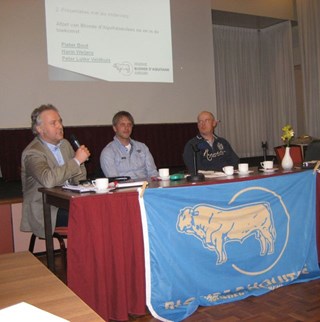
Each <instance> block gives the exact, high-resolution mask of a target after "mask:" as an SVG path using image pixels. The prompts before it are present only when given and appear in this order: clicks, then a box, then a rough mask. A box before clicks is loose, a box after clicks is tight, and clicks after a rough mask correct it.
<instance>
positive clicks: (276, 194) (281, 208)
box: [140, 171, 320, 321]
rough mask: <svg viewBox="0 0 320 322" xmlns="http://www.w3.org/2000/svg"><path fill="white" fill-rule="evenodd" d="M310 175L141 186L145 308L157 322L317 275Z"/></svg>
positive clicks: (255, 294)
mask: <svg viewBox="0 0 320 322" xmlns="http://www.w3.org/2000/svg"><path fill="white" fill-rule="evenodd" d="M315 180H316V176H314V175H313V173H312V171H304V172H298V173H294V174H287V175H281V176H272V177H269V178H264V179H258V180H249V181H242V182H233V183H222V184H211V185H198V186H188V187H175V188H166V189H161V188H159V189H146V191H145V193H144V197H143V198H140V206H141V214H142V222H143V230H144V243H145V262H146V294H147V305H148V308H149V310H150V312H151V313H152V315H153V316H154V317H156V318H158V319H160V320H163V321H181V320H183V319H185V318H187V317H188V316H190V315H191V314H192V313H193V312H194V311H196V310H197V308H198V307H199V306H211V305H217V304H221V303H228V302H232V301H238V300H241V299H244V298H246V297H248V296H252V295H254V296H258V295H261V294H264V293H266V292H269V291H272V290H274V289H276V288H279V287H282V286H285V285H288V284H292V283H298V282H304V281H308V280H311V279H315V278H319V276H320V272H319V267H318V258H317V249H316V232H315V227H316V200H315V195H316V181H315Z"/></svg>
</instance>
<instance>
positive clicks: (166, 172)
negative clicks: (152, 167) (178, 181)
mask: <svg viewBox="0 0 320 322" xmlns="http://www.w3.org/2000/svg"><path fill="white" fill-rule="evenodd" d="M159 176H160V178H168V177H169V169H168V168H162V169H159Z"/></svg>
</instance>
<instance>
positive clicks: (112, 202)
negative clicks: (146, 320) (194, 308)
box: [67, 192, 146, 321]
mask: <svg viewBox="0 0 320 322" xmlns="http://www.w3.org/2000/svg"><path fill="white" fill-rule="evenodd" d="M68 231H69V233H68V270H67V274H68V286H69V287H70V288H71V289H72V290H73V291H74V292H75V293H76V294H77V295H78V296H80V298H81V299H82V300H83V301H85V302H86V303H87V304H88V305H89V306H90V307H91V308H92V309H94V310H95V311H96V312H97V313H98V314H99V315H101V317H102V318H104V319H105V320H108V319H114V320H118V321H124V320H128V313H129V314H136V315H143V314H145V307H146V306H145V303H146V300H145V274H144V253H143V239H142V225H141V218H140V208H139V203H138V194H137V192H121V193H114V194H101V195H90V196H86V197H81V198H73V199H72V200H71V202H70V214H69V229H68Z"/></svg>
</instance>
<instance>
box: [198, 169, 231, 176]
mask: <svg viewBox="0 0 320 322" xmlns="http://www.w3.org/2000/svg"><path fill="white" fill-rule="evenodd" d="M198 172H199V173H202V174H204V176H205V177H206V178H219V177H226V176H227V175H226V174H225V173H224V172H219V171H205V170H199V171H198Z"/></svg>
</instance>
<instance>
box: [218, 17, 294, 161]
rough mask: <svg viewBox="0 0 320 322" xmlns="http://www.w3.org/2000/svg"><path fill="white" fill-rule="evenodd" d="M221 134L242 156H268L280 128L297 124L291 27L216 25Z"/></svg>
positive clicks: (278, 135)
mask: <svg viewBox="0 0 320 322" xmlns="http://www.w3.org/2000/svg"><path fill="white" fill-rule="evenodd" d="M213 45H214V58H215V82H216V95H217V118H218V119H220V120H221V123H220V124H219V126H218V128H217V131H216V133H217V134H218V135H221V136H223V137H225V138H226V139H227V140H228V141H229V142H230V143H231V145H232V146H233V148H234V150H235V151H236V152H237V154H238V155H239V156H240V157H250V156H259V155H263V150H262V146H261V143H262V142H265V141H267V142H268V146H269V151H268V152H269V154H273V147H274V146H276V145H279V144H281V139H280V137H281V134H282V132H281V128H282V127H283V126H284V125H285V124H288V123H290V124H292V125H293V126H295V125H296V107H295V106H296V104H295V89H294V66H293V58H292V57H293V55H292V35H291V25H290V23H289V22H285V23H281V24H279V25H276V26H273V27H269V28H265V29H263V30H257V29H246V28H238V27H229V26H217V25H214V26H213Z"/></svg>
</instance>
